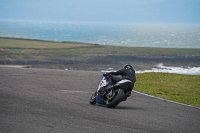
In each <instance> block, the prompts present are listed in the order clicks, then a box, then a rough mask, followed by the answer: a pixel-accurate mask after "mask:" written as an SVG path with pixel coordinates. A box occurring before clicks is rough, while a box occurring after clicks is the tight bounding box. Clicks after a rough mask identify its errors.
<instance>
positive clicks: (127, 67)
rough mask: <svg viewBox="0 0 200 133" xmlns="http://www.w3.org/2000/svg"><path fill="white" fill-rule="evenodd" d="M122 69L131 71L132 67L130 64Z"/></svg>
mask: <svg viewBox="0 0 200 133" xmlns="http://www.w3.org/2000/svg"><path fill="white" fill-rule="evenodd" d="M124 69H133V67H132V66H131V65H130V64H126V65H125V66H124Z"/></svg>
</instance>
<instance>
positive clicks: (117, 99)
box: [106, 89, 124, 108]
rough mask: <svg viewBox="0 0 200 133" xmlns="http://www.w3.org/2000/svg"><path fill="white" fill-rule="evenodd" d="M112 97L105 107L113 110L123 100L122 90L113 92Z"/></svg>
mask: <svg viewBox="0 0 200 133" xmlns="http://www.w3.org/2000/svg"><path fill="white" fill-rule="evenodd" d="M113 95H114V96H113V97H112V98H111V99H108V100H107V102H106V106H107V107H108V108H115V107H116V106H117V105H118V104H119V103H120V102H121V101H122V99H123V98H124V91H123V90H122V89H117V90H115V91H114V92H113Z"/></svg>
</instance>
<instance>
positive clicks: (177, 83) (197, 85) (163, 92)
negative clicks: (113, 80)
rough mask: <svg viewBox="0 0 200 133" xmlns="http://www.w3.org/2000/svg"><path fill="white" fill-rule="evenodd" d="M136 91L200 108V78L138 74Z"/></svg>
mask: <svg viewBox="0 0 200 133" xmlns="http://www.w3.org/2000/svg"><path fill="white" fill-rule="evenodd" d="M136 77H137V81H136V83H135V87H134V90H137V91H140V92H143V93H146V94H149V95H153V96H156V97H160V98H164V99H168V100H172V101H176V102H179V103H184V104H189V105H193V106H197V107H200V76H196V75H180V74H169V73H142V74H136Z"/></svg>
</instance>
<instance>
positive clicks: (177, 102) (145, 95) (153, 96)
mask: <svg viewBox="0 0 200 133" xmlns="http://www.w3.org/2000/svg"><path fill="white" fill-rule="evenodd" d="M132 91H133V92H136V93H138V94H141V95H145V96H148V97H153V98H156V99H159V100H163V101H167V102H171V103H175V104H180V105H183V106H188V107H192V108H196V109H200V108H199V107H196V106H192V105H188V104H184V103H179V102H174V101H171V100H167V99H163V98H160V97H155V96H152V95H148V94H145V93H142V92H139V91H135V90H132Z"/></svg>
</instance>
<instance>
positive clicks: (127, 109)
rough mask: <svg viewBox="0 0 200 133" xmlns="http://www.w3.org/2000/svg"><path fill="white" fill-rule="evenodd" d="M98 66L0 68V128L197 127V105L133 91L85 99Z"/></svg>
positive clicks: (73, 131) (183, 131) (8, 132)
mask: <svg viewBox="0 0 200 133" xmlns="http://www.w3.org/2000/svg"><path fill="white" fill-rule="evenodd" d="M101 76H102V73H101V72H88V71H66V70H52V69H32V68H31V69H30V68H0V132H1V133H46V132H48V133H68V132H69V133H78V132H81V133H89V132H102V133H104V132H107V133H114V132H115V133H128V132H134V133H137V132H142V133H144V132H148V133H157V132H158V133H164V132H166V133H167V132H169V133H172V132H173V133H189V132H190V133H199V132H200V109H198V108H193V107H187V106H184V105H179V104H175V103H171V102H168V101H163V100H159V99H156V98H153V97H148V96H145V95H142V94H138V93H134V92H133V94H132V96H131V97H130V98H129V99H128V100H127V101H126V102H122V103H120V104H119V105H118V106H117V107H116V108H115V109H109V108H106V107H105V106H102V105H90V104H89V99H90V96H91V95H92V93H93V92H94V91H95V90H96V88H97V86H98V83H99V81H100V80H101Z"/></svg>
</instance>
